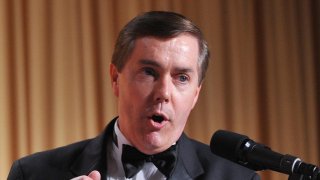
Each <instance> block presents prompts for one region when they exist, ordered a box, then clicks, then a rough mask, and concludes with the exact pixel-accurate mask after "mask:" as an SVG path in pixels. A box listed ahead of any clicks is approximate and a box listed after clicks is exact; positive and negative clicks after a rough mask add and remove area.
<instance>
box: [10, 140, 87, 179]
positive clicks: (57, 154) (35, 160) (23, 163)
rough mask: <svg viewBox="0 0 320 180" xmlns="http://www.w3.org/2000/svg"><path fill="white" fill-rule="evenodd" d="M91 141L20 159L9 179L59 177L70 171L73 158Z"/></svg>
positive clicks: (15, 163) (12, 168)
mask: <svg viewBox="0 0 320 180" xmlns="http://www.w3.org/2000/svg"><path fill="white" fill-rule="evenodd" d="M90 142H91V139H89V140H84V141H80V142H77V143H73V144H70V145H67V146H63V147H59V148H56V149H52V150H48V151H42V152H37V153H34V154H31V155H28V156H25V157H23V158H21V159H18V160H16V161H15V162H14V163H13V165H12V167H11V170H10V173H9V175H8V179H10V180H11V179H23V178H26V179H30V178H31V179H40V178H39V176H40V177H42V176H44V175H45V176H46V177H59V176H60V175H62V174H61V172H68V169H69V167H70V165H71V163H72V162H73V160H74V159H76V157H77V156H78V155H79V154H80V153H81V152H82V151H83V149H84V147H85V146H86V145H87V144H88V143H90ZM63 177H65V175H63Z"/></svg>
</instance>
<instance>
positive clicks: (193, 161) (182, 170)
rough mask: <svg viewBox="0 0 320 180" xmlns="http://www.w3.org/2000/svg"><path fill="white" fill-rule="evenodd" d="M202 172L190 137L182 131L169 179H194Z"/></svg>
mask: <svg viewBox="0 0 320 180" xmlns="http://www.w3.org/2000/svg"><path fill="white" fill-rule="evenodd" d="M203 173H204V170H203V168H202V165H201V163H200V160H199V159H198V155H197V153H196V152H195V149H194V146H193V145H192V143H191V141H190V139H189V138H188V137H187V136H186V135H185V134H184V133H183V134H182V135H181V137H180V139H179V140H178V162H177V166H176V167H175V170H174V172H173V174H172V176H171V178H170V180H176V179H195V178H196V177H198V176H200V175H201V174H203Z"/></svg>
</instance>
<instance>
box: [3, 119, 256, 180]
mask: <svg viewBox="0 0 320 180" xmlns="http://www.w3.org/2000/svg"><path fill="white" fill-rule="evenodd" d="M114 123H115V119H114V120H113V121H111V123H109V125H108V126H107V127H106V129H105V131H104V132H103V133H102V134H101V135H99V136H97V137H96V138H93V139H88V140H84V141H81V142H78V143H74V144H71V145H67V146H64V147H60V148H57V149H53V150H49V151H44V152H39V153H35V154H32V155H29V156H26V157H24V158H21V159H19V160H16V161H15V162H14V163H13V165H12V167H11V170H10V172H9V175H8V179H9V180H18V179H19V180H21V179H32V180H44V179H46V180H50V179H54V180H57V179H59V180H64V179H71V178H74V177H77V176H80V175H88V174H89V173H90V172H91V171H92V170H98V171H99V172H100V173H101V177H102V179H105V178H106V175H107V173H108V172H107V151H106V149H107V148H108V147H107V141H109V140H111V137H112V135H113V129H114ZM177 149H178V158H177V159H178V160H177V164H176V167H175V169H174V172H173V174H172V176H171V177H170V178H169V179H170V180H185V179H186V180H188V179H199V180H259V179H260V178H259V176H258V175H257V174H256V173H255V172H254V171H252V170H249V169H247V168H245V167H243V166H240V165H238V164H235V163H233V162H231V161H228V160H226V159H223V158H221V157H219V156H216V155H214V154H213V153H211V151H210V147H209V146H208V145H206V144H203V143H200V142H198V141H195V140H193V139H190V138H188V137H187V136H186V135H185V134H182V135H181V137H180V138H179V140H178V142H177Z"/></svg>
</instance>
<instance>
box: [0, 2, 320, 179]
mask: <svg viewBox="0 0 320 180" xmlns="http://www.w3.org/2000/svg"><path fill="white" fill-rule="evenodd" d="M319 4H320V3H319V1H316V0H315V1H312V0H305V1H299V0H266V1H259V0H256V1H254V0H175V1H171V0H154V1H152V0H128V1H125V0H113V1H111V0H25V1H24V0H0V179H5V178H6V176H7V174H8V171H9V168H10V165H11V163H12V161H13V160H14V159H17V158H19V157H22V156H25V155H28V154H30V153H33V152H37V151H42V150H45V149H49V148H53V147H57V146H62V145H65V144H68V143H71V142H74V141H78V140H81V139H84V138H89V137H94V136H95V135H97V134H98V133H99V132H100V131H101V130H102V129H103V128H104V126H105V125H106V124H107V123H108V122H109V121H110V119H111V118H112V117H114V116H116V114H117V113H116V105H115V102H116V101H115V98H114V97H113V94H112V93H111V88H110V81H109V77H108V66H109V63H110V59H111V54H112V50H113V45H114V41H115V38H116V35H117V33H118V31H119V30H120V28H121V27H122V26H123V25H124V24H125V23H126V22H127V21H128V20H130V19H131V18H132V17H134V16H136V15H137V14H139V13H141V12H143V11H149V10H171V11H175V12H179V13H182V14H184V15H185V16H187V17H189V18H191V19H192V20H193V21H194V22H195V23H196V24H198V25H199V26H200V28H201V29H202V30H203V32H204V34H205V36H206V38H207V40H208V42H209V46H210V49H211V52H212V57H213V58H212V61H211V64H210V68H209V72H208V74H207V78H206V80H205V84H204V87H203V91H202V94H201V96H200V100H199V102H198V106H197V107H196V109H195V110H194V111H193V113H192V115H191V118H190V120H189V122H188V125H187V127H186V132H187V133H188V134H189V135H190V136H191V137H193V138H195V139H198V140H200V141H202V142H205V143H209V141H210V138H211V135H212V133H213V132H214V131H216V130H217V129H228V130H232V131H236V132H239V133H242V134H246V135H248V136H250V137H251V138H253V139H255V140H256V141H258V142H262V143H264V144H267V145H269V146H270V147H272V148H273V149H274V150H276V151H279V152H283V153H289V154H293V155H296V156H299V157H301V158H302V159H304V160H305V161H307V162H310V163H314V164H318V165H319V164H320V149H319V148H320V142H319V136H320V133H319V123H320V122H319V120H320V112H319V109H320V95H319V94H320V80H319V74H320V53H319V49H320V45H319V43H320V27H319V26H320V12H319V11H320V5H319ZM263 179H273V180H277V179H279V180H280V179H286V176H284V175H280V174H279V173H269V172H266V173H263Z"/></svg>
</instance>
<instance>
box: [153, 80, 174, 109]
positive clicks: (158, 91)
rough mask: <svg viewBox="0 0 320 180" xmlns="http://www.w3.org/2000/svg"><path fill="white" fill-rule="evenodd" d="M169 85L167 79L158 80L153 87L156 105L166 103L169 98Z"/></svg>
mask: <svg viewBox="0 0 320 180" xmlns="http://www.w3.org/2000/svg"><path fill="white" fill-rule="evenodd" d="M171 87H172V85H171V83H170V80H169V79H168V78H163V79H159V80H158V82H157V85H156V86H155V90H154V92H155V101H156V102H157V103H168V102H169V101H170V97H171Z"/></svg>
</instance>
